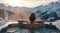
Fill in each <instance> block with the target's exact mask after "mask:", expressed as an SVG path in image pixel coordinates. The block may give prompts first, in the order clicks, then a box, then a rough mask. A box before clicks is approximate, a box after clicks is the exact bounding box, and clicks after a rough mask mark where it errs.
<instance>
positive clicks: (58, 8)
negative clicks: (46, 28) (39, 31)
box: [35, 2, 60, 20]
mask: <svg viewBox="0 0 60 33" xmlns="http://www.w3.org/2000/svg"><path fill="white" fill-rule="evenodd" d="M35 10H36V14H37V15H38V17H41V19H45V20H47V19H48V20H50V19H56V18H58V17H59V18H60V3H59V2H51V3H49V4H48V5H44V6H43V5H41V6H38V7H36V8H35ZM51 17H52V18H51Z"/></svg>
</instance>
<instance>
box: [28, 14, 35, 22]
mask: <svg viewBox="0 0 60 33" xmlns="http://www.w3.org/2000/svg"><path fill="white" fill-rule="evenodd" d="M35 19H36V17H35V13H31V16H30V17H29V20H30V22H33V21H35Z"/></svg>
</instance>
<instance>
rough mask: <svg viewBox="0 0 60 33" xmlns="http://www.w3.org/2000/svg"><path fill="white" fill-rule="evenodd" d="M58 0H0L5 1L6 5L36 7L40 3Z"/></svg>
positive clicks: (0, 1)
mask: <svg viewBox="0 0 60 33" xmlns="http://www.w3.org/2000/svg"><path fill="white" fill-rule="evenodd" d="M56 1H58V0H0V3H4V4H5V5H6V6H8V5H9V6H13V7H15V6H18V7H36V6H40V5H47V4H49V3H50V2H56Z"/></svg>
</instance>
